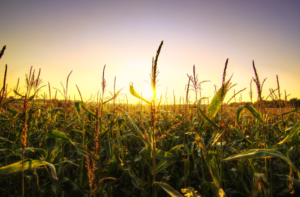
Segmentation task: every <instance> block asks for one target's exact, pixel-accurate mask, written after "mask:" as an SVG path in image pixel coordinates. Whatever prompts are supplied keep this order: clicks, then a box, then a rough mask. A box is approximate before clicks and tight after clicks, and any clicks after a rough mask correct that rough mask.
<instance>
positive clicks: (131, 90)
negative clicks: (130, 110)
mask: <svg viewBox="0 0 300 197" xmlns="http://www.w3.org/2000/svg"><path fill="white" fill-rule="evenodd" d="M129 91H130V94H131V95H132V96H135V97H136V98H138V99H141V100H142V101H145V102H146V103H148V104H150V103H151V102H150V101H148V100H147V99H144V98H143V97H141V96H140V95H139V94H138V93H137V92H136V91H135V90H134V88H133V83H130V84H129Z"/></svg>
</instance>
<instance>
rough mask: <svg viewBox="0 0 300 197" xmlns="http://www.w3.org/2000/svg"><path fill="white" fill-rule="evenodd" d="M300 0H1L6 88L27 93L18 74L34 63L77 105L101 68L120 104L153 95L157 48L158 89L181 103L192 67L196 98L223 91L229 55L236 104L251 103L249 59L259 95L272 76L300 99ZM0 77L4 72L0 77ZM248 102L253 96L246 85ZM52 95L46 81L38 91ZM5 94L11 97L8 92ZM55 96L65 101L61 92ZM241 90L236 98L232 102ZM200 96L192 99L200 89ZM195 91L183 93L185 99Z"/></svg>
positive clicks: (96, 84)
mask: <svg viewBox="0 0 300 197" xmlns="http://www.w3.org/2000/svg"><path fill="white" fill-rule="evenodd" d="M299 19H300V2H299V1H297V0H290V1H282V0H272V1H271V0H253V1H245V0H243V1H241V0H224V1H216V0H211V1H207V0H197V1H196V0H195V1H182V0H180V1H178V0H163V1H140V0H138V1H129V0H126V1H114V0H110V1H108V0H106V1H104V0H98V1H95V0H90V1H56V0H53V1H38V0H29V1H4V2H2V3H1V6H0V27H1V30H0V32H1V33H0V47H1V48H2V46H4V45H6V46H7V48H6V51H5V53H4V55H3V57H2V59H1V60H0V73H4V69H5V64H7V66H8V71H7V73H8V74H7V83H8V89H9V90H12V89H13V88H14V87H15V86H16V84H17V81H18V78H20V87H22V88H21V92H25V74H29V70H30V67H31V66H33V69H35V70H36V72H38V70H39V69H41V79H42V81H43V83H42V85H47V86H48V82H49V83H50V85H51V92H52V93H51V94H52V97H54V95H55V89H54V88H57V89H60V90H62V85H61V82H62V84H63V85H64V86H66V79H67V76H68V75H69V73H70V72H71V71H72V74H71V75H70V78H69V88H68V90H69V92H68V95H69V96H70V98H71V99H72V100H73V99H74V96H75V99H80V96H79V94H78V91H77V88H76V85H77V86H78V87H79V89H80V91H81V94H82V96H83V99H84V101H87V100H88V99H89V98H90V97H91V96H92V95H93V96H94V95H96V93H97V92H98V91H99V90H101V80H102V72H103V68H104V65H106V68H105V79H106V83H107V87H106V90H105V95H104V96H105V97H106V98H109V97H110V95H111V93H112V92H113V89H114V79H115V77H116V90H117V91H118V90H119V89H122V88H123V89H122V90H121V95H120V96H119V98H118V99H117V100H118V102H124V101H126V98H125V95H126V94H127V98H128V101H129V103H137V102H138V99H137V98H135V97H133V96H132V95H130V93H129V84H130V83H131V82H132V83H133V85H134V88H135V90H136V92H138V93H142V95H143V96H144V97H146V98H149V97H150V94H151V91H150V90H151V88H150V85H149V84H148V83H147V82H146V81H148V82H150V72H151V66H152V58H153V57H155V55H156V51H157V49H158V46H159V44H160V43H161V41H162V40H163V41H164V43H163V46H162V49H161V53H160V55H159V59H158V70H159V72H160V73H159V75H158V80H159V82H158V84H159V86H158V89H157V94H158V96H159V95H161V94H162V95H163V99H164V98H165V96H166V95H167V98H168V100H167V101H168V102H171V101H172V102H173V93H174V94H175V96H176V100H177V102H179V98H180V96H182V98H183V97H185V87H186V85H187V83H188V77H187V74H188V75H192V73H193V65H195V68H196V73H197V74H198V78H199V81H204V80H209V82H205V83H202V85H201V88H202V91H201V96H202V97H210V100H211V99H212V98H213V96H214V91H215V88H214V86H215V85H216V87H217V88H220V87H221V84H222V74H223V70H224V66H225V61H226V59H227V58H229V62H228V68H227V75H226V79H229V77H230V76H232V75H233V77H232V82H233V84H236V83H237V85H236V86H235V87H234V88H232V90H231V91H229V92H228V94H227V96H226V98H225V100H224V101H225V102H226V101H227V100H228V99H229V98H230V97H231V96H232V95H233V92H234V89H235V91H236V92H237V91H239V90H241V89H243V88H247V89H246V90H245V91H244V92H242V93H241V94H242V101H249V100H250V98H249V90H250V80H251V79H252V77H254V71H253V68H252V61H253V60H254V62H255V66H256V69H257V71H258V75H259V77H260V80H261V81H263V79H264V78H267V80H266V82H265V83H264V86H263V96H265V97H266V96H267V95H269V89H270V88H272V89H276V88H277V82H276V75H278V76H279V82H280V88H281V94H282V98H283V97H284V90H286V92H287V94H290V96H289V97H288V99H291V98H296V97H297V98H300V91H299V84H300V78H299V75H300V55H299V54H300V39H299V35H300V20H299ZM0 75H1V76H0V80H1V81H3V74H0ZM252 88H253V92H254V93H253V100H254V101H256V99H257V93H256V88H255V84H254V83H252ZM43 92H45V93H46V94H47V95H49V91H48V87H44V88H42V91H41V92H40V95H41V94H43ZM10 95H13V94H12V93H11V94H10ZM58 96H59V97H58V98H60V99H62V98H63V97H62V96H60V94H59V93H58ZM240 97H241V96H240V95H238V96H237V99H236V100H237V101H239V98H240ZM198 98H199V95H198ZM194 100H195V94H194V93H193V92H191V93H190V101H191V102H192V101H194Z"/></svg>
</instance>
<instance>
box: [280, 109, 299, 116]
mask: <svg viewBox="0 0 300 197" xmlns="http://www.w3.org/2000/svg"><path fill="white" fill-rule="evenodd" d="M299 109H300V107H298V108H296V109H293V110H291V111H289V112H285V113H283V114H282V115H283V116H284V115H287V114H289V113H293V112H296V111H298V110H299Z"/></svg>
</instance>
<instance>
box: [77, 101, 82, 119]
mask: <svg viewBox="0 0 300 197" xmlns="http://www.w3.org/2000/svg"><path fill="white" fill-rule="evenodd" d="M82 103H83V102H82V101H76V102H75V109H76V113H77V115H78V116H80V110H81V105H82Z"/></svg>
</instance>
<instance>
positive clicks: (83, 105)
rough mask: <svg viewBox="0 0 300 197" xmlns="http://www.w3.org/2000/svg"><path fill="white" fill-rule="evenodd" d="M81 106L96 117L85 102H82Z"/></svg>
mask: <svg viewBox="0 0 300 197" xmlns="http://www.w3.org/2000/svg"><path fill="white" fill-rule="evenodd" d="M81 106H82V108H83V109H84V110H85V111H87V112H89V113H90V114H92V115H93V116H94V117H96V113H95V112H93V111H91V110H90V109H89V108H87V107H86V106H85V104H84V103H83V102H81Z"/></svg>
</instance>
